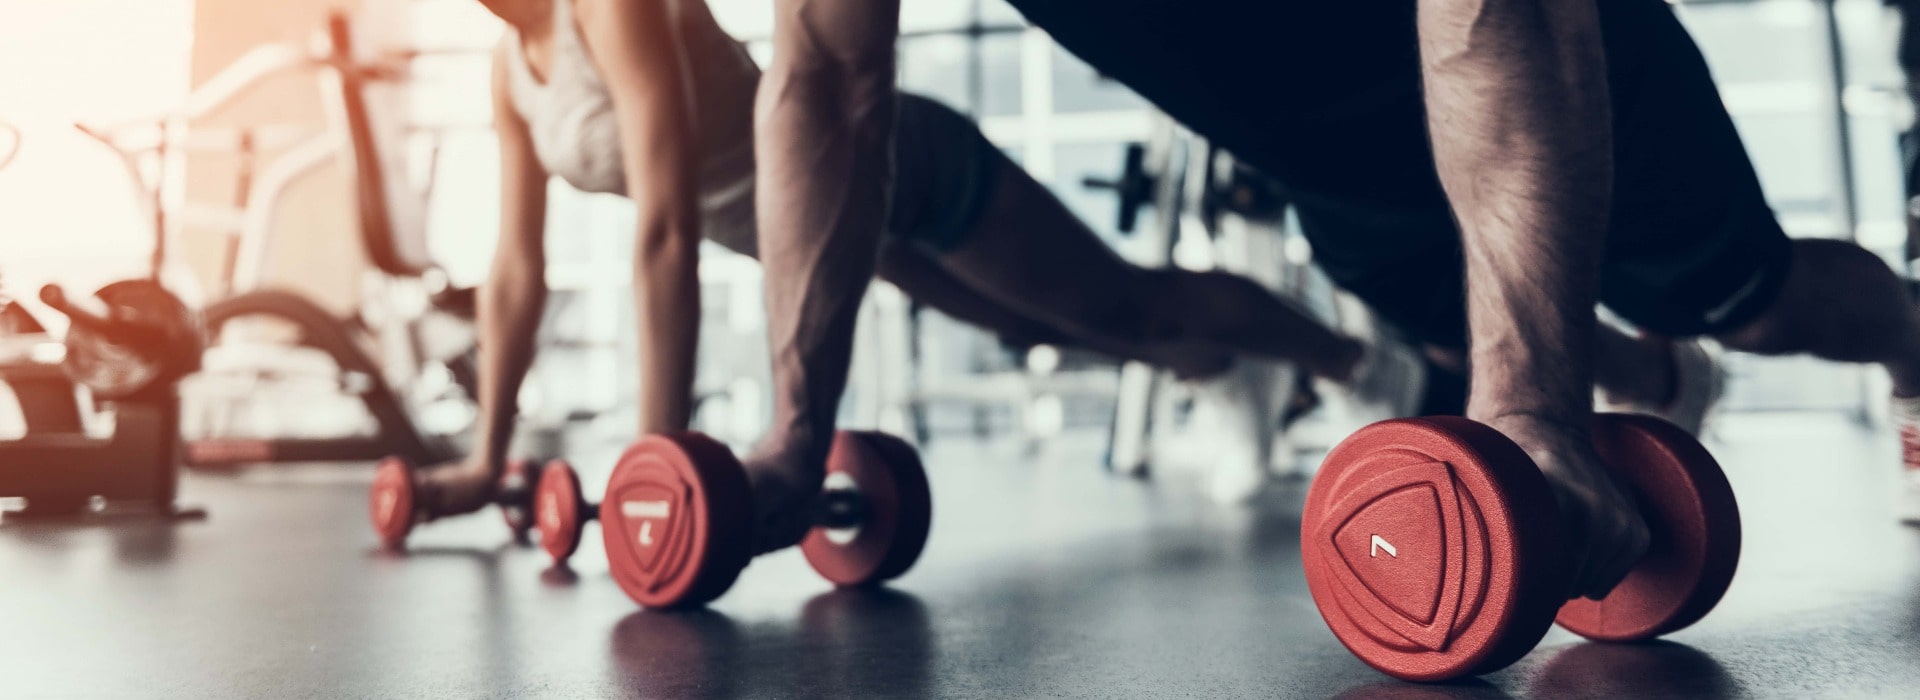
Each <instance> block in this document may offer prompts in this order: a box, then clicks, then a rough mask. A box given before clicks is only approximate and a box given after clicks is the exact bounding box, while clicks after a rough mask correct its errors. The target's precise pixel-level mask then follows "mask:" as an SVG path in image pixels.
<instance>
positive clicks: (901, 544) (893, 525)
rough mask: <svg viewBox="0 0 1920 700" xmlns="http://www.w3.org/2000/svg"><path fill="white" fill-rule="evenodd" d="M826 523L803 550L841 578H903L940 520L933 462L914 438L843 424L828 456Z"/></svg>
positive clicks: (853, 582) (820, 568) (859, 581)
mask: <svg viewBox="0 0 1920 700" xmlns="http://www.w3.org/2000/svg"><path fill="white" fill-rule="evenodd" d="M826 491H827V493H826V494H823V498H822V501H823V504H824V506H825V507H824V508H823V512H822V516H821V523H822V524H821V525H819V526H817V527H815V528H814V529H813V531H811V532H809V533H807V537H806V539H804V540H802V541H801V542H800V551H801V552H803V553H804V554H806V557H807V563H808V564H811V565H812V566H813V570H814V571H817V572H819V573H820V575H821V576H824V577H826V579H827V580H829V581H832V582H834V584H836V585H840V586H862V585H868V584H875V583H879V582H882V581H886V580H888V579H891V578H895V577H897V576H899V575H901V574H904V573H906V572H907V569H908V568H911V567H912V566H913V563H914V562H915V561H917V560H918V559H919V558H920V552H921V550H922V549H923V548H924V547H925V546H926V543H927V533H928V530H929V529H930V527H931V525H932V516H933V498H932V494H931V491H930V490H929V488H928V486H927V474H926V470H925V469H924V468H923V467H922V466H921V464H920V457H919V455H918V454H917V453H916V452H915V451H914V449H913V446H912V445H908V444H907V443H906V442H905V441H903V440H901V439H899V438H896V437H893V436H891V435H886V434H883V433H872V432H854V431H841V432H840V433H839V434H837V435H835V436H834V440H833V451H832V453H831V454H830V455H829V457H828V458H827V481H826Z"/></svg>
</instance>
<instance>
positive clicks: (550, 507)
mask: <svg viewBox="0 0 1920 700" xmlns="http://www.w3.org/2000/svg"><path fill="white" fill-rule="evenodd" d="M533 500H534V509H535V511H536V512H537V513H538V514H539V517H538V518H536V519H535V522H536V525H537V527H539V528H540V547H541V548H542V549H545V550H547V554H548V555H549V556H551V557H553V561H554V563H556V564H563V563H566V561H567V558H568V557H571V556H573V553H574V551H575V550H577V549H579V548H580V533H581V532H582V531H584V530H585V529H586V518H585V515H586V511H587V508H586V506H587V502H586V497H585V496H583V495H581V492H580V477H579V475H577V474H575V473H574V471H573V466H572V465H569V464H567V463H566V462H563V461H560V460H557V459H556V460H554V461H552V462H548V463H547V468H546V472H545V473H543V474H541V475H540V486H539V488H537V489H535V492H534V499H533Z"/></svg>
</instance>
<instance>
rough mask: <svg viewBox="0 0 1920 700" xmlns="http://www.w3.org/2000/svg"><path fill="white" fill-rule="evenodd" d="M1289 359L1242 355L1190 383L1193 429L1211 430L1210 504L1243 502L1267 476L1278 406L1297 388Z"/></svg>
mask: <svg viewBox="0 0 1920 700" xmlns="http://www.w3.org/2000/svg"><path fill="white" fill-rule="evenodd" d="M1298 373H1299V368H1298V367H1296V366H1294V365H1293V364H1291V363H1284V362H1260V361H1256V360H1250V359H1245V358H1241V359H1238V360H1235V361H1234V364H1233V367H1232V368H1231V369H1228V370H1227V371H1226V372H1223V373H1221V374H1220V375H1219V376H1216V377H1213V378H1211V379H1208V380H1206V381H1203V382H1198V383H1196V384H1195V385H1194V386H1193V394H1194V399H1195V401H1196V405H1195V406H1194V413H1193V417H1192V420H1191V424H1192V425H1193V426H1194V427H1195V428H1196V429H1197V430H1196V432H1206V431H1214V438H1215V441H1214V442H1213V444H1212V445H1209V446H1208V450H1207V459H1208V468H1207V476H1206V479H1207V495H1208V496H1209V497H1211V498H1212V499H1213V500H1214V502H1216V503H1220V504H1224V505H1232V504H1238V503H1245V502H1247V501H1248V500H1251V499H1252V498H1253V497H1254V496H1256V495H1258V494H1259V493H1260V490H1261V489H1262V488H1264V487H1265V486H1266V484H1267V481H1268V479H1269V477H1270V476H1271V475H1272V469H1273V457H1274V454H1275V450H1274V443H1275V442H1276V439H1277V438H1278V437H1279V436H1278V432H1279V424H1280V417H1279V413H1278V412H1279V410H1280V409H1281V407H1283V406H1285V405H1286V404H1287V403H1288V402H1289V401H1290V400H1291V396H1292V394H1293V392H1294V390H1295V388H1296V387H1297V386H1298V382H1297V381H1296V380H1297V377H1298Z"/></svg>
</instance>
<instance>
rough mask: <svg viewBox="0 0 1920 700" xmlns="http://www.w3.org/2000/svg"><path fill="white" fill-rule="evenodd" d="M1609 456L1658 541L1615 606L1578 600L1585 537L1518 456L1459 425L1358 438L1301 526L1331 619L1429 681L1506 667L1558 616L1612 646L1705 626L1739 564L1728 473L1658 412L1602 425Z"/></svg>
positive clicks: (1337, 454)
mask: <svg viewBox="0 0 1920 700" xmlns="http://www.w3.org/2000/svg"><path fill="white" fill-rule="evenodd" d="M1594 447H1595V448H1596V449H1597V450H1598V452H1599V455H1600V458H1601V459H1602V460H1603V461H1605V462H1606V464H1607V466H1608V467H1610V468H1611V469H1612V470H1613V471H1614V473H1615V474H1616V475H1618V476H1620V477H1622V478H1623V480H1624V481H1625V482H1626V483H1627V485H1628V486H1629V487H1630V488H1629V491H1630V495H1631V496H1632V497H1633V498H1634V500H1636V501H1637V502H1638V504H1639V507H1640V513H1641V515H1642V516H1644V517H1645V518H1646V523H1647V527H1648V529H1649V530H1650V534H1651V540H1650V543H1649V548H1648V550H1647V552H1646V554H1645V555H1644V556H1643V557H1642V558H1641V559H1640V561H1639V562H1637V563H1636V564H1635V565H1634V568H1633V570H1632V571H1631V572H1629V573H1628V574H1627V577H1626V579H1625V580H1623V581H1621V582H1620V584H1619V585H1617V586H1615V587H1614V588H1613V590H1611V591H1610V592H1608V593H1607V595H1606V597H1605V598H1603V599H1601V600H1597V601H1596V600H1589V599H1586V598H1573V599H1572V600H1569V598H1570V597H1572V595H1571V586H1572V581H1571V577H1572V575H1573V573H1572V572H1573V571H1574V570H1575V568H1577V565H1578V563H1579V562H1576V561H1573V560H1572V557H1573V556H1577V555H1578V553H1579V552H1581V551H1583V550H1584V547H1582V546H1580V544H1579V541H1578V539H1577V538H1580V537H1584V535H1583V534H1582V532H1583V529H1582V528H1581V527H1580V524H1579V523H1573V522H1568V521H1567V520H1566V514H1564V513H1561V512H1560V510H1559V509H1558V508H1557V507H1556V506H1555V499H1554V495H1553V492H1552V491H1551V490H1550V487H1549V485H1548V483H1547V479H1546V477H1545V476H1543V475H1542V474H1541V472H1540V468H1539V467H1538V466H1536V465H1535V464H1534V462H1533V460H1532V459H1530V458H1529V457H1528V456H1527V454H1526V452H1524V451H1522V450H1521V449H1520V447H1519V446H1518V445H1515V444H1514V443H1513V442H1512V441H1511V440H1509V439H1507V437H1506V436H1504V435H1502V434H1500V433H1499V432H1498V431H1496V430H1494V429H1493V428H1490V427H1488V426H1486V425H1484V424H1481V423H1478V422H1475V421H1472V420H1468V419H1465V418H1458V417H1430V418H1412V419H1401V420H1389V421H1382V422H1380V423H1375V424H1373V425H1370V426H1367V427H1366V428H1363V429H1361V430H1360V431H1359V432H1356V433H1354V434H1353V435H1352V436H1350V437H1348V438H1347V439H1346V440H1345V441H1343V442H1341V443H1340V444H1339V445H1338V446H1337V447H1335V448H1334V449H1333V451H1332V452H1331V453H1329V454H1328V455H1327V459H1326V462H1325V464H1324V465H1323V466H1322V467H1321V470H1320V473H1319V475H1317V476H1316V477H1315V478H1314V480H1313V486H1312V487H1311V489H1310V490H1309V491H1308V493H1307V502H1306V507H1305V509H1304V511H1303V513H1302V516H1301V522H1300V553H1301V562H1302V565H1303V567H1304V569H1305V572H1306V577H1307V585H1308V588H1309V590H1311V591H1312V594H1313V601H1314V604H1315V605H1317V606H1318V607H1319V609H1320V614H1321V617H1323V618H1325V619H1326V622H1327V626H1328V627H1330V628H1332V630H1333V633H1334V636H1335V637H1338V638H1339V639H1340V643H1341V644H1344V645H1346V647H1347V649H1349V650H1351V651H1352V652H1353V653H1354V655H1355V656H1358V657H1360V659H1361V660H1362V661H1365V662H1366V663H1367V664H1368V665H1370V666H1373V667H1374V668H1376V669H1379V670H1380V671H1381V672H1383V673H1386V674H1388V675H1391V676H1394V677H1396V678H1400V679H1403V680H1414V681H1439V680H1446V679H1450V678H1456V677H1460V676H1465V675H1474V674H1481V673H1490V672H1493V671H1497V670H1499V669H1501V668H1504V667H1506V666H1507V665H1508V664H1511V663H1513V662H1514V661H1516V660H1519V658H1520V657H1521V656H1524V655H1525V654H1526V653H1527V652H1528V651H1530V650H1532V649H1533V647H1534V646H1535V645H1536V644H1538V643H1539V642H1540V638H1541V637H1542V636H1544V635H1545V634H1546V632H1547V627H1548V625H1549V624H1551V623H1553V622H1559V623H1560V626H1562V627H1565V628H1567V629H1568V630H1570V631H1572V632H1574V633H1575V634H1579V635H1581V636H1584V637H1587V638H1589V639H1596V640H1602V641H1642V640H1647V639H1652V638H1654V637H1658V636H1660V635H1664V634H1668V633H1671V632H1674V631H1677V630H1680V629H1682V628H1685V627H1686V626H1688V625H1691V624H1693V623H1695V622H1698V621H1699V620H1700V618H1702V617H1704V616H1705V615H1706V614H1707V612H1708V611H1709V610H1712V609H1713V607H1714V605H1715V604H1717V603H1719V602H1720V598H1721V596H1722V595H1723V594H1725V593H1726V591H1727V587H1728V585H1730V584H1731V583H1732V582H1733V573H1734V569H1735V567H1736V566H1737V565H1738V563H1739V559H1740V511H1739V507H1738V505H1737V504H1736V503H1735V501H1734V497H1733V488H1732V486H1730V485H1729V484H1728V483H1727V478H1726V475H1725V474H1723V473H1722V472H1721V470H1720V465H1719V464H1718V463H1717V462H1715V461H1714V459H1713V456H1712V455H1710V454H1708V453H1707V450H1706V448H1704V447H1701V445H1700V442H1699V441H1698V440H1696V439H1694V437H1693V436H1691V435H1688V434H1687V433H1686V431H1683V430H1681V429H1679V428H1677V427H1674V426H1673V425H1672V424H1669V423H1667V422H1665V421H1662V420H1660V419H1658V418H1652V417H1649V416H1639V415H1626V414H1602V415H1600V416H1597V417H1596V418H1595V421H1594ZM1556 615H1557V617H1556Z"/></svg>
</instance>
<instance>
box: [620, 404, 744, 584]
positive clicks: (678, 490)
mask: <svg viewBox="0 0 1920 700" xmlns="http://www.w3.org/2000/svg"><path fill="white" fill-rule="evenodd" d="M601 510H602V513H603V517H602V518H601V527H602V528H604V530H603V532H602V535H603V536H602V538H601V539H602V540H604V542H605V544H606V549H607V563H608V565H609V567H610V568H611V570H612V573H613V580H614V582H615V583H618V584H619V585H620V589H621V590H622V591H625V592H626V594H627V596H628V597H630V598H632V599H633V600H634V602H637V603H639V604H641V605H643V606H646V607H649V608H673V607H690V606H696V605H701V604H704V603H706V602H707V601H709V600H713V599H714V598H716V597H718V596H719V595H720V594H721V593H724V592H726V590H727V588H728V587H729V586H732V585H733V580H734V578H736V577H737V576H739V574H740V570H741V569H742V568H745V567H746V565H747V561H748V560H750V559H751V558H752V556H753V498H752V494H751V492H750V491H749V489H748V486H747V477H746V471H745V470H744V469H742V468H741V466H740V462H739V461H737V460H735V459H734V457H733V453H732V452H730V451H728V450H727V447H726V446H725V445H722V444H720V443H718V442H715V441H714V440H713V439H712V438H708V437H706V436H704V435H700V434H698V433H679V434H674V435H652V436H648V437H646V438H642V439H641V440H640V441H639V442H636V443H634V445H633V446H632V447H629V448H628V449H627V451H626V453H625V454H622V455H621V456H620V461H619V462H618V463H617V464H616V465H614V469H613V475H612V476H611V477H610V478H609V479H608V482H607V493H606V498H604V499H603V500H602V501H601Z"/></svg>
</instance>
